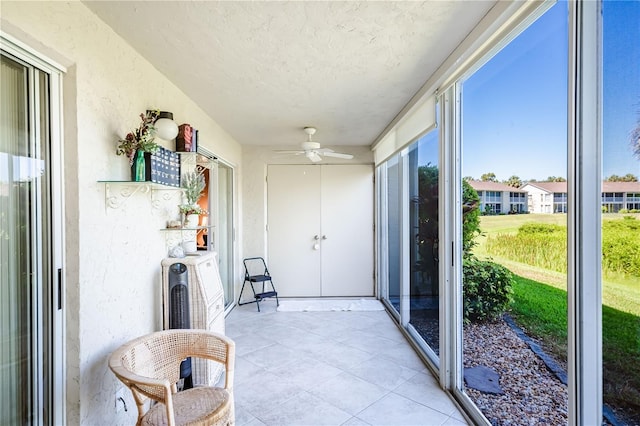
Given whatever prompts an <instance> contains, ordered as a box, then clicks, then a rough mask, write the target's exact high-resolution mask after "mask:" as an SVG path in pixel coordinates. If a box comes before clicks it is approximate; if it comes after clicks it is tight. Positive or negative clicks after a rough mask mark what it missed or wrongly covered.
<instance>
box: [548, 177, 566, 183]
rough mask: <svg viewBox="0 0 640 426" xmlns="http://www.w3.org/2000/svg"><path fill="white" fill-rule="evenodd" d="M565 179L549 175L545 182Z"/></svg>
mask: <svg viewBox="0 0 640 426" xmlns="http://www.w3.org/2000/svg"><path fill="white" fill-rule="evenodd" d="M566 181H567V180H566V179H565V178H563V177H560V176H549V177H548V178H547V179H546V180H545V182H566Z"/></svg>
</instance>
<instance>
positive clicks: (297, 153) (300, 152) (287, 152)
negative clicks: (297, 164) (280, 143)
mask: <svg viewBox="0 0 640 426" xmlns="http://www.w3.org/2000/svg"><path fill="white" fill-rule="evenodd" d="M273 152H277V153H278V154H294V155H300V154H304V153H305V151H300V150H296V151H286V150H278V149H276V150H275V151H273Z"/></svg>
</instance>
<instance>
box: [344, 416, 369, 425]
mask: <svg viewBox="0 0 640 426" xmlns="http://www.w3.org/2000/svg"><path fill="white" fill-rule="evenodd" d="M341 426H370V425H369V423H367V422H365V421H364V420H360V419H359V418H357V417H351V418H350V419H349V420H347V421H346V422H344V423H342V425H341Z"/></svg>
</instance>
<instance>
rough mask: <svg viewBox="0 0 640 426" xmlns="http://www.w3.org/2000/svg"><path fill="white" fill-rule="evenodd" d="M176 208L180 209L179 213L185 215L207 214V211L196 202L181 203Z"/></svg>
mask: <svg viewBox="0 0 640 426" xmlns="http://www.w3.org/2000/svg"><path fill="white" fill-rule="evenodd" d="M178 208H179V209H180V213H182V214H184V215H185V216H189V215H190V214H207V211H206V210H205V209H203V208H202V207H200V206H199V205H197V204H181V205H179V206H178Z"/></svg>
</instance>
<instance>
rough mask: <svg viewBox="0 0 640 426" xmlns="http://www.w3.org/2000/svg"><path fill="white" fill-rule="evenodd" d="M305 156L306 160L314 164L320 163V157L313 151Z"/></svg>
mask: <svg viewBox="0 0 640 426" xmlns="http://www.w3.org/2000/svg"><path fill="white" fill-rule="evenodd" d="M306 155H307V158H308V159H309V160H311V161H313V162H314V163H317V162H318V161H322V157H320V156H319V155H318V153H317V152H315V151H309V152H307V154H306Z"/></svg>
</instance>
